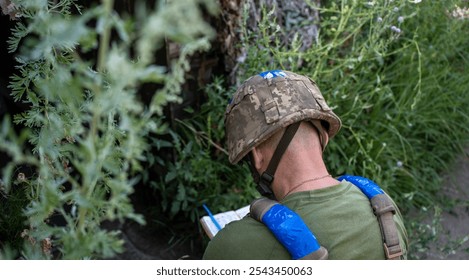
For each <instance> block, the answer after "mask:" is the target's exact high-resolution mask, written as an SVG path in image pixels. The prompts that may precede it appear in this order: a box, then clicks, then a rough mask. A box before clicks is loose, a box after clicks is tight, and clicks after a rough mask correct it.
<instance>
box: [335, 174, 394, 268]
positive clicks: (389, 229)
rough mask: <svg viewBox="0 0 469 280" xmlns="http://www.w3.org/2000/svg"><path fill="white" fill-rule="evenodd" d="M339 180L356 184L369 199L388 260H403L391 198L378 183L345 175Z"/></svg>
mask: <svg viewBox="0 0 469 280" xmlns="http://www.w3.org/2000/svg"><path fill="white" fill-rule="evenodd" d="M337 180H339V181H342V180H346V181H348V182H350V183H352V184H354V185H355V186H357V187H358V188H359V189H360V190H361V191H362V192H363V193H364V194H365V195H366V196H367V197H368V199H369V200H370V203H371V207H372V209H373V213H374V214H375V216H376V218H377V219H378V223H379V227H380V229H381V237H382V238H383V246H384V253H385V254H386V259H388V260H399V259H401V256H402V255H403V252H402V248H401V245H400V242H399V234H398V232H397V227H396V222H395V221H394V219H393V216H394V214H395V213H396V208H395V207H394V204H393V203H392V201H391V199H390V198H389V196H388V195H387V194H386V193H385V192H384V191H383V190H382V189H381V188H380V187H379V186H378V185H377V184H376V183H374V182H373V181H371V180H370V179H367V178H364V177H360V176H352V175H343V176H340V177H339V178H337Z"/></svg>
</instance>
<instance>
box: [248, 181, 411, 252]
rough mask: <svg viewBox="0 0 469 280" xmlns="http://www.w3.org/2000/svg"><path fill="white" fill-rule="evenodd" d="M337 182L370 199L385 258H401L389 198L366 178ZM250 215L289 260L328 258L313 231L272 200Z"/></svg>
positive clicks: (255, 207) (260, 201)
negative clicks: (279, 245) (272, 237)
mask: <svg viewBox="0 0 469 280" xmlns="http://www.w3.org/2000/svg"><path fill="white" fill-rule="evenodd" d="M338 180H339V181H342V180H346V181H348V182H350V183H352V184H353V185H355V186H356V187H358V188H359V189H360V190H361V191H362V192H363V194H365V195H366V197H367V198H368V199H369V200H370V204H371V207H372V209H373V213H374V214H375V216H376V218H377V219H378V223H379V227H380V230H381V237H382V239H383V247H384V253H385V256H386V259H388V260H399V259H401V256H402V254H403V252H402V248H401V246H400V243H399V235H398V232H397V227H396V223H395V221H394V219H393V215H394V214H395V213H396V208H395V207H394V204H393V203H392V201H391V199H390V198H389V196H388V195H387V194H386V193H385V192H384V191H383V190H382V189H381V188H380V187H379V186H378V185H377V184H376V183H374V182H373V181H371V180H369V179H367V178H363V177H360V176H352V175H344V176H341V177H339V178H338ZM250 215H251V217H253V218H254V219H256V220H258V221H260V222H262V223H264V224H265V225H266V226H267V227H268V228H269V230H270V231H271V232H272V233H273V235H274V236H275V237H276V238H277V240H278V241H279V242H280V243H281V244H282V245H283V246H284V247H285V248H286V249H287V250H288V252H289V253H290V255H291V256H292V258H293V259H303V260H305V259H308V260H323V259H327V258H328V252H327V249H326V248H324V247H322V246H321V245H320V244H319V242H318V241H317V239H316V237H315V236H314V234H313V232H311V230H310V229H309V228H308V226H307V225H306V224H305V223H304V222H303V220H302V219H301V218H300V216H298V214H296V213H295V212H294V211H292V210H290V209H289V208H288V207H286V206H284V205H281V204H280V203H278V202H277V201H275V200H271V199H268V198H260V199H257V200H255V201H253V202H252V203H251V208H250Z"/></svg>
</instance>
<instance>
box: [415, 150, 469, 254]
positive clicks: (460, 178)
mask: <svg viewBox="0 0 469 280" xmlns="http://www.w3.org/2000/svg"><path fill="white" fill-rule="evenodd" d="M468 182H469V147H468V148H467V149H466V152H465V154H463V155H461V156H460V158H459V159H458V160H457V161H456V162H455V164H454V166H453V168H452V171H451V172H449V173H448V174H446V175H445V176H444V181H443V188H442V190H443V194H444V195H447V196H448V197H449V198H451V199H454V200H455V204H454V205H453V206H452V207H450V208H449V209H443V212H442V213H441V227H442V229H441V234H439V238H438V241H437V242H436V243H435V244H432V246H431V247H430V250H428V251H427V252H424V253H422V254H420V257H421V258H422V259H437V260H441V259H450V260H469V183H468ZM431 214H433V212H431V213H429V215H428V217H426V218H425V219H424V223H426V224H431V221H432V216H431ZM448 248H452V249H450V250H448Z"/></svg>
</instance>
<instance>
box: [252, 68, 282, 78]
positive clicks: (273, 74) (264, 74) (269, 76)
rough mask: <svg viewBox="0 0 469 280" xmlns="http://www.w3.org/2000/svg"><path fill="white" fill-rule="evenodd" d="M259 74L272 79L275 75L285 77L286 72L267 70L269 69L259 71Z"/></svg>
mask: <svg viewBox="0 0 469 280" xmlns="http://www.w3.org/2000/svg"><path fill="white" fill-rule="evenodd" d="M259 75H260V76H261V77H262V78H264V79H272V78H275V77H286V76H287V74H286V73H285V72H283V71H282V70H269V71H265V72H262V73H259Z"/></svg>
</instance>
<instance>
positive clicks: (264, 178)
mask: <svg viewBox="0 0 469 280" xmlns="http://www.w3.org/2000/svg"><path fill="white" fill-rule="evenodd" d="M273 181H274V176H273V175H270V174H269V173H267V172H264V173H262V175H261V177H260V178H259V182H258V184H257V191H258V192H259V193H260V194H261V195H262V196H265V197H268V198H273V197H274V194H273V192H272V188H271V187H270V186H271V184H272V182H273Z"/></svg>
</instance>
